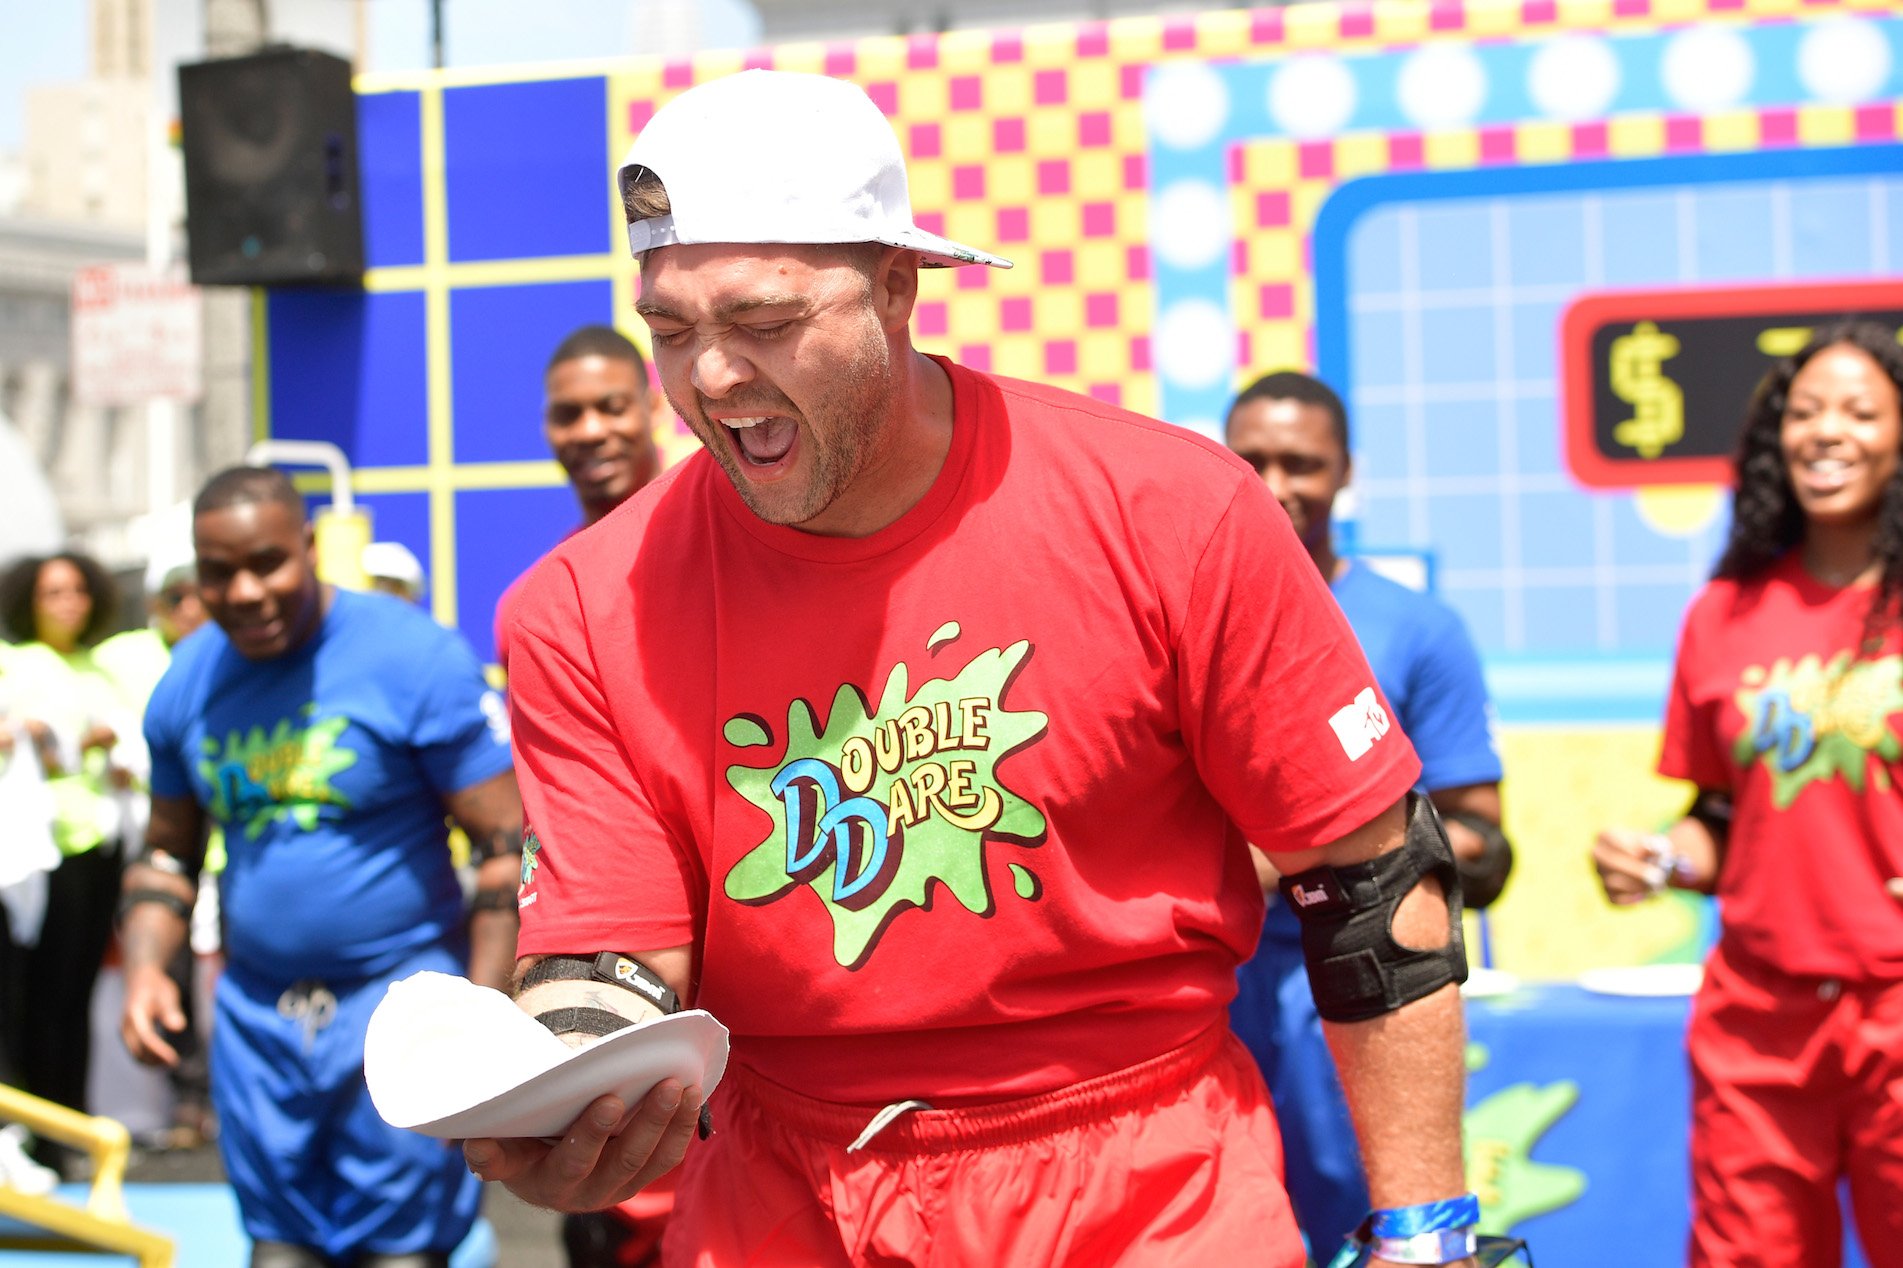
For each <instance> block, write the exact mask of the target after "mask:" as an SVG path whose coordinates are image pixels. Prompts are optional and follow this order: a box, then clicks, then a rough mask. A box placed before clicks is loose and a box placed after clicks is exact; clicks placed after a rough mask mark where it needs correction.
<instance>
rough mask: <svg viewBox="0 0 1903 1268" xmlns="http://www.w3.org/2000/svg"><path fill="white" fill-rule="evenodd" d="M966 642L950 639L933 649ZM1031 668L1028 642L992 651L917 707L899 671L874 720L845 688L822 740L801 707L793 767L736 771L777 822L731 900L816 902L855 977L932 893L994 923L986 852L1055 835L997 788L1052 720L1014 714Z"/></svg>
mask: <svg viewBox="0 0 1903 1268" xmlns="http://www.w3.org/2000/svg"><path fill="white" fill-rule="evenodd" d="M956 628H957V627H956V625H955V624H947V625H945V626H941V627H940V628H939V630H938V632H937V634H935V635H934V637H935V638H936V637H938V635H942V634H944V633H945V632H946V631H947V630H950V631H953V632H954V633H955V631H956ZM1030 654H1031V645H1030V644H1029V643H1028V642H1018V643H1014V644H1012V645H1011V646H1010V647H1008V648H989V649H987V650H985V651H981V652H979V653H978V654H977V655H976V656H974V657H973V658H972V660H971V662H970V663H969V664H967V665H966V666H965V668H964V669H962V670H960V671H959V673H958V674H957V675H956V676H955V677H952V678H949V679H945V678H934V679H930V680H927V681H926V682H924V683H921V684H920V686H919V689H918V694H917V695H908V694H907V672H906V666H905V665H904V663H903V662H901V663H900V664H898V665H895V666H894V667H893V669H892V672H891V675H890V676H889V677H888V678H887V679H886V683H885V690H884V692H883V693H882V694H881V696H880V698H879V703H878V705H877V707H876V708H872V709H868V708H867V706H866V702H865V699H864V697H863V696H862V695H861V694H860V692H859V691H858V689H857V688H855V687H853V686H852V685H851V684H847V685H844V686H842V687H840V688H839V691H838V694H837V695H835V696H834V698H833V702H832V707H831V709H830V710H828V711H827V715H826V719H827V720H826V724H825V726H824V728H823V729H822V728H821V726H820V724H819V720H818V718H817V716H816V715H815V713H814V710H813V708H812V706H811V705H810V704H808V703H807V702H806V701H804V700H796V701H794V702H793V704H792V705H791V706H790V707H789V708H788V709H787V715H786V749H785V752H784V754H783V756H782V757H781V759H780V760H779V761H778V762H776V763H774V764H773V765H771V766H765V767H754V766H730V767H728V768H727V782H728V783H729V784H730V785H732V787H733V789H734V791H735V792H737V793H739V794H740V795H741V796H743V797H745V798H746V799H747V800H748V801H750V802H752V803H753V804H754V805H755V806H758V807H759V808H760V809H761V810H762V811H763V812H765V814H766V815H767V817H768V818H769V819H770V820H771V821H772V826H771V828H770V829H769V831H768V832H767V834H766V836H765V837H764V838H763V839H762V840H761V841H760V843H759V844H758V845H757V846H755V847H754V848H753V849H751V850H749V851H748V852H747V853H746V854H745V855H744V856H743V857H742V858H741V859H740V860H739V862H737V863H735V864H734V866H733V868H732V870H731V871H729V872H728V873H727V876H726V881H725V885H724V888H725V892H726V894H727V896H728V897H729V898H732V899H734V900H735V901H737V902H743V903H771V902H776V901H778V900H779V899H781V898H783V897H785V896H786V895H787V894H789V893H791V892H792V891H793V890H795V889H796V888H800V887H804V888H806V889H808V890H810V891H811V892H812V893H813V894H814V895H815V896H816V897H818V898H819V900H820V902H821V903H822V904H823V905H824V907H825V910H826V913H827V915H828V916H829V917H830V918H831V920H832V922H833V955H834V958H835V959H836V960H837V961H838V962H839V963H840V964H841V965H843V966H845V967H847V968H858V967H859V966H861V965H863V964H864V963H865V962H866V960H867V958H868V957H869V956H870V955H871V954H872V952H873V950H874V949H875V948H876V947H877V945H878V941H879V937H880V935H881V934H882V933H883V932H884V930H885V928H886V926H887V925H889V924H891V922H892V921H893V920H894V919H896V918H897V917H898V915H899V914H900V913H901V912H902V911H904V910H905V909H906V908H907V907H916V908H926V907H928V906H929V901H930V895H931V889H932V886H933V884H934V883H936V884H939V885H942V886H944V887H945V888H946V889H947V890H949V891H950V892H951V894H952V896H953V897H954V898H956V899H957V900H958V902H959V903H961V904H962V905H963V906H964V907H965V908H966V910H968V911H971V912H972V913H974V914H976V915H980V916H987V915H989V914H991V912H992V910H993V909H994V906H993V905H994V902H995V899H994V896H993V894H992V892H991V887H990V883H989V882H988V881H987V879H986V875H985V867H984V846H985V843H986V842H988V841H993V842H995V841H1008V842H1014V843H1016V844H1019V845H1023V846H1036V845H1039V844H1041V843H1042V841H1043V840H1044V834H1045V831H1046V825H1045V821H1044V816H1043V814H1042V813H1041V812H1039V811H1038V809H1037V808H1036V807H1035V806H1033V805H1031V803H1030V802H1028V801H1026V800H1025V799H1024V798H1023V797H1021V796H1019V795H1018V794H1017V793H1016V792H1013V791H1012V790H1011V789H1010V788H1009V787H1007V786H1006V785H1005V784H1004V782H1003V781H1002V780H1001V779H1000V778H999V775H998V766H999V763H1000V762H1002V761H1003V759H1004V758H1005V757H1007V756H1009V755H1010V754H1011V753H1014V752H1016V751H1017V750H1018V749H1021V748H1023V747H1024V746H1025V745H1027V744H1030V743H1032V742H1033V741H1035V740H1037V739H1038V738H1039V737H1040V736H1042V735H1043V734H1044V731H1045V728H1046V727H1047V726H1048V725H1049V719H1048V718H1047V717H1046V716H1045V715H1044V714H1042V713H1039V712H1035V711H1031V710H1026V711H1023V712H1017V711H1013V710H1011V709H1007V708H1005V707H1004V704H1003V699H1004V693H1005V690H1006V688H1007V687H1008V686H1009V684H1010V682H1011V680H1012V678H1013V677H1014V676H1015V675H1016V674H1017V672H1018V670H1019V669H1020V668H1021V667H1022V666H1023V664H1024V662H1025V661H1026V660H1027V659H1028V658H1029V657H1030ZM736 720H737V719H736ZM728 725H729V727H730V728H731V726H732V723H729V724H728ZM1027 875H1028V873H1027ZM1018 892H1019V893H1020V895H1022V894H1023V888H1022V881H1020V882H1018Z"/></svg>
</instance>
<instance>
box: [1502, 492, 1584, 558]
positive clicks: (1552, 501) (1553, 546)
mask: <svg viewBox="0 0 1903 1268" xmlns="http://www.w3.org/2000/svg"><path fill="white" fill-rule="evenodd" d="M1598 506H1599V499H1598V498H1597V497H1593V496H1590V495H1588V494H1584V493H1572V492H1566V493H1539V494H1533V495H1529V496H1527V497H1524V498H1522V499H1521V500H1520V565H1521V566H1522V567H1524V568H1577V567H1581V566H1584V565H1588V564H1591V563H1592V562H1593V558H1594V550H1595V543H1596V542H1597V541H1598V535H1599V522H1598V519H1597V512H1598Z"/></svg>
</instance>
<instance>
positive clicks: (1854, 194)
mask: <svg viewBox="0 0 1903 1268" xmlns="http://www.w3.org/2000/svg"><path fill="white" fill-rule="evenodd" d="M1870 202H1871V199H1870V186H1869V183H1868V182H1865V181H1857V182H1846V183H1843V184H1839V183H1838V182H1835V181H1817V182H1814V183H1812V184H1811V185H1810V186H1808V187H1807V188H1806V189H1804V190H1803V191H1802V192H1801V193H1798V194H1796V195H1795V196H1794V197H1792V198H1791V200H1790V208H1791V211H1790V214H1791V242H1790V248H1791V272H1792V273H1794V274H1796V275H1797V276H1798V277H1848V276H1850V275H1851V274H1854V273H1856V272H1859V271H1861V270H1863V269H1867V268H1869V267H1870V264H1871V261H1870V257H1871V254H1872V253H1871V245H1872V242H1873V239H1872V237H1871V233H1872V228H1871V224H1870ZM1891 214H1892V216H1894V215H1895V212H1894V211H1892V213H1891Z"/></svg>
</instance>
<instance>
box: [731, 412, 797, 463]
mask: <svg viewBox="0 0 1903 1268" xmlns="http://www.w3.org/2000/svg"><path fill="white" fill-rule="evenodd" d="M715 421H716V422H717V423H719V424H720V426H721V427H723V428H725V429H726V431H727V434H728V436H730V437H731V438H732V440H733V447H734V452H735V453H736V454H738V455H739V457H740V460H741V462H742V463H743V464H744V465H745V466H748V467H751V468H753V469H754V470H755V471H756V472H758V473H759V474H761V475H765V474H768V473H771V472H773V471H775V470H777V469H781V468H784V467H785V466H786V465H788V463H789V461H790V459H791V458H792V455H793V450H794V447H795V445H796V444H797V443H798V441H799V434H800V428H799V424H798V423H797V422H795V421H794V420H793V419H791V418H788V417H787V416H786V415H784V414H752V415H748V416H745V417H737V418H720V419H716V420H715Z"/></svg>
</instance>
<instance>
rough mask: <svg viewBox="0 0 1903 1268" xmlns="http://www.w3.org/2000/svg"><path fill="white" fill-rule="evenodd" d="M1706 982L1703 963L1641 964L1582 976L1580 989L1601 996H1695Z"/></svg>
mask: <svg viewBox="0 0 1903 1268" xmlns="http://www.w3.org/2000/svg"><path fill="white" fill-rule="evenodd" d="M1704 980H1705V966H1704V965H1702V964H1639V965H1633V966H1631V967H1626V968H1611V969H1587V970H1586V971H1585V972H1584V973H1581V974H1580V975H1579V984H1580V986H1582V987H1584V988H1585V989H1586V990H1589V991H1592V992H1593V993H1595V994H1598V995H1693V994H1696V993H1697V991H1698V984H1699V983H1700V982H1703V981H1704Z"/></svg>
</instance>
